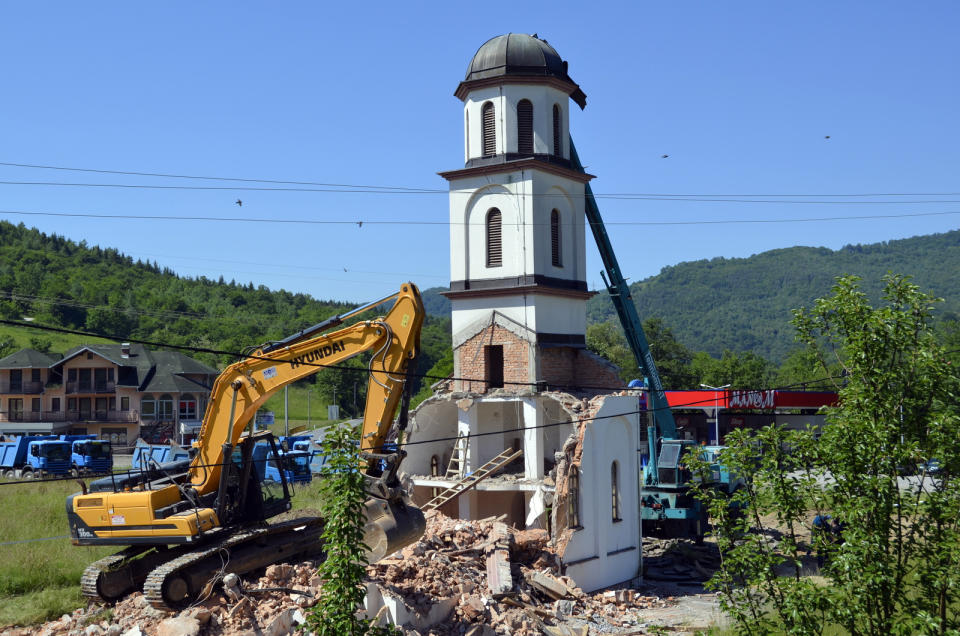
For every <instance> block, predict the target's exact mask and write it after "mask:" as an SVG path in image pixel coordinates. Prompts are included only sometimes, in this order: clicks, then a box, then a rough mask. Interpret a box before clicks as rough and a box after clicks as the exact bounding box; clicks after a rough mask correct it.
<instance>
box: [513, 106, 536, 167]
mask: <svg viewBox="0 0 960 636" xmlns="http://www.w3.org/2000/svg"><path fill="white" fill-rule="evenodd" d="M517 152H518V153H520V154H521V155H532V154H533V102H531V101H530V100H529V99H521V100H520V101H519V102H517Z"/></svg>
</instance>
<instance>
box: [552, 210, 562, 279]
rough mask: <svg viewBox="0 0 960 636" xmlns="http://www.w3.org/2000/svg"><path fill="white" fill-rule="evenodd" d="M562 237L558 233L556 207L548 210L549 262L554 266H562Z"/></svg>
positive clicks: (558, 225) (558, 220) (558, 222)
mask: <svg viewBox="0 0 960 636" xmlns="http://www.w3.org/2000/svg"><path fill="white" fill-rule="evenodd" d="M562 239H563V236H562V234H561V233H560V212H559V211H558V210H556V209H554V210H551V211H550V262H551V263H552V264H553V266H554V267H563V258H562V251H561V248H562Z"/></svg>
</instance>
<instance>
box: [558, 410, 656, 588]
mask: <svg viewBox="0 0 960 636" xmlns="http://www.w3.org/2000/svg"><path fill="white" fill-rule="evenodd" d="M637 411H638V400H637V398H636V397H633V396H626V395H624V396H600V397H597V398H594V399H593V400H591V401H590V403H589V407H588V409H587V411H586V413H585V414H582V415H581V418H587V417H589V418H590V419H589V420H587V421H584V422H583V423H582V424H581V425H580V427H579V428H578V430H577V432H576V433H575V434H574V435H571V437H570V438H569V439H568V441H567V443H566V444H565V445H564V448H563V450H562V452H561V453H560V454H559V458H558V459H559V461H558V464H557V488H556V493H555V495H554V506H553V529H554V530H553V534H554V539H555V541H556V544H557V552H558V554H560V555H561V557H562V559H563V562H564V563H565V564H566V573H567V575H568V576H570V577H571V578H573V579H574V580H576V581H577V584H578V585H580V586H581V587H582V588H583V589H584V590H596V589H599V588H601V587H606V586H609V585H614V584H617V583H621V582H623V581H628V580H630V579H632V578H634V577H636V576H637V575H638V573H639V568H640V549H641V543H640V520H639V508H638V504H637V502H638V488H639V480H638V475H639V465H638V453H637V444H638V427H639V417H638V414H637ZM614 462H616V465H617V470H616V473H617V481H616V487H614V480H613V474H612V466H613V464H614ZM615 492H616V494H617V495H618V499H619V501H618V504H619V509H618V510H617V511H616V516H618V517H619V519H615V518H614V517H615V510H614V493H615Z"/></svg>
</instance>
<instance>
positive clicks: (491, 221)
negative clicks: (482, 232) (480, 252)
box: [485, 208, 503, 267]
mask: <svg viewBox="0 0 960 636" xmlns="http://www.w3.org/2000/svg"><path fill="white" fill-rule="evenodd" d="M485 225H486V237H485V238H486V243H487V267H500V266H502V265H503V227H502V226H503V215H502V214H500V210H499V209H497V208H490V210H488V211H487V218H486V223H485Z"/></svg>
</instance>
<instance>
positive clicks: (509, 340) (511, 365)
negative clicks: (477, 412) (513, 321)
mask: <svg viewBox="0 0 960 636" xmlns="http://www.w3.org/2000/svg"><path fill="white" fill-rule="evenodd" d="M491 345H501V346H502V347H503V380H504V388H506V389H513V390H517V389H520V388H523V387H522V386H518V385H514V384H507V383H509V382H533V379H532V377H531V376H532V374H531V373H530V369H529V362H530V343H528V342H527V341H526V340H524V339H522V338H520V337H518V336H517V335H516V334H515V333H513V332H512V331H510V330H509V329H504V328H503V327H501V326H500V325H497V324H494V325H491V326H489V327H486V328H485V329H484V330H483V331H481V332H480V333H478V334H477V335H475V336H474V337H473V338H470V339H469V340H467V341H466V342H464V343H463V344H462V345H460V346H459V347H457V350H456V351H455V352H454V355H456V356H457V361H458V363H459V365H458V367H459V374H458V375H459V376H460V377H461V378H486V377H487V368H486V357H485V356H484V347H487V346H491ZM456 384H457V385H458V386H457V389H456V390H458V391H470V392H476V393H484V392H486V391H487V389H488V387H487V383H486V382H457V383H456Z"/></svg>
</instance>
